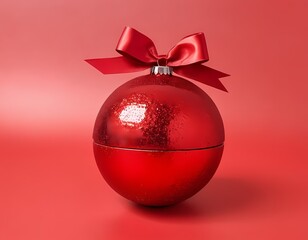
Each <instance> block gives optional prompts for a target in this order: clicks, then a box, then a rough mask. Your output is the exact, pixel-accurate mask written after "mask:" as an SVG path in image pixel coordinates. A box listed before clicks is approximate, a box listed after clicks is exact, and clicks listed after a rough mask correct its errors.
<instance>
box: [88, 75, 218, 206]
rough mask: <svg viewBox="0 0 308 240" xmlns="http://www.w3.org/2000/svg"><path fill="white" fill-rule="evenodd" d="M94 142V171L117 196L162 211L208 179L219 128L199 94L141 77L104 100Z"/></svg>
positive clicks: (178, 81) (175, 81) (172, 81)
mask: <svg viewBox="0 0 308 240" xmlns="http://www.w3.org/2000/svg"><path fill="white" fill-rule="evenodd" d="M93 139H94V144H93V147H94V154H95V159H96V162H97V165H98V167H99V170H100V172H101V173H102V175H103V177H104V178H105V180H106V182H107V183H108V184H109V185H110V186H111V187H112V188H113V189H114V190H115V191H116V192H118V193H119V194H120V195H122V196H123V197H125V198H127V199H129V200H132V201H134V202H136V203H139V204H143V205H149V206H165V205H171V204H175V203H178V202H180V201H183V200H185V199H187V198H189V197H191V196H193V195H194V194H195V193H197V192H198V191H199V190H201V189H202V188H203V187H204V186H205V185H206V184H207V183H208V181H209V180H210V179H211V178H212V176H213V175H214V173H215V171H216V169H217V167H218V165H219V162H220V159H221V156H222V152H223V143H224V127H223V122H222V119H221V116H220V114H219V111H218V109H217V107H216V106H215V104H214V102H213V101H212V100H211V99H210V97H209V96H208V95H207V94H206V93H205V92H204V91H203V90H202V89H200V88H199V87H197V86H196V85H194V84H193V83H191V82H189V81H187V80H185V79H183V78H180V77H175V76H167V75H146V76H142V77H138V78H135V79H133V80H131V81H129V82H127V83H125V84H123V85H122V86H120V87H119V88H118V89H116V90H115V91H114V92H113V93H112V94H111V95H110V96H109V98H108V99H107V100H106V101H105V103H104V104H103V106H102V108H101V110H100V112H99V114H98V116H97V119H96V123H95V127H94V133H93Z"/></svg>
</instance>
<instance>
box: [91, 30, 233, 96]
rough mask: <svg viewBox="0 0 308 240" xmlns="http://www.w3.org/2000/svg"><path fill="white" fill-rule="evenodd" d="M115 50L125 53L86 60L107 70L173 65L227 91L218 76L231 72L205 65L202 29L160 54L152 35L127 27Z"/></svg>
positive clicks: (181, 72)
mask: <svg viewBox="0 0 308 240" xmlns="http://www.w3.org/2000/svg"><path fill="white" fill-rule="evenodd" d="M116 51H117V52H118V53H119V54H121V55H122V57H114V58H98V59H87V60H86V61H87V62H88V63H89V64H91V65H92V66H93V67H95V68H96V69H98V70H99V71H101V72H102V73H104V74H112V73H128V72H137V71H142V70H144V69H146V68H149V67H151V66H155V65H159V66H171V67H173V71H174V72H175V73H177V74H178V75H181V76H184V77H187V78H190V79H194V80H196V81H199V82H201V83H204V84H207V85H209V86H212V87H215V88H217V89H220V90H223V91H227V90H226V88H225V87H224V86H223V84H222V83H221V82H220V80H219V78H222V77H226V76H229V75H228V74H225V73H223V72H220V71H217V70H215V69H212V68H209V67H207V66H204V65H202V63H204V62H206V61H208V60H209V57H208V52H207V47H206V41H205V37H204V34H203V33H195V34H192V35H189V36H186V37H184V38H183V39H182V40H181V41H180V42H178V43H177V44H176V45H175V46H174V47H173V48H171V50H170V51H169V52H168V53H167V54H166V55H158V53H157V50H156V47H155V45H154V43H153V41H152V40H151V39H150V38H148V37H147V36H145V35H144V34H142V33H140V32H138V31H137V30H135V29H133V28H130V27H125V29H124V31H123V33H122V35H121V37H120V40H119V42H118V45H117V47H116Z"/></svg>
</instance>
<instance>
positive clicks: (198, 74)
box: [173, 64, 229, 92]
mask: <svg viewBox="0 0 308 240" xmlns="http://www.w3.org/2000/svg"><path fill="white" fill-rule="evenodd" d="M173 71H174V72H175V73H177V74H178V75H181V76H183V77H187V78H190V79H194V80H196V81H198V82H201V83H204V84H206V85H209V86H211V87H214V88H217V89H220V90H222V91H225V92H228V90H227V89H226V88H225V86H224V85H223V84H222V83H221V82H220V80H219V78H223V77H227V76H229V75H228V74H226V73H223V72H220V71H217V70H215V69H213V68H209V67H207V66H204V65H200V64H192V65H188V66H185V67H174V68H173Z"/></svg>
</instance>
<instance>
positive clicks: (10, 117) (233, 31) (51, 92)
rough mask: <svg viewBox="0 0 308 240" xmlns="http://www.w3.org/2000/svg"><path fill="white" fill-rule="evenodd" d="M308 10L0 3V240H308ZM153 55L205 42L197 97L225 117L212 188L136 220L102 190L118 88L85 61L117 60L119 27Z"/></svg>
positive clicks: (207, 4) (224, 4) (94, 0)
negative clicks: (105, 134)
mask: <svg viewBox="0 0 308 240" xmlns="http://www.w3.org/2000/svg"><path fill="white" fill-rule="evenodd" d="M307 9H308V2H307V1H305V0H302V1H301V0H294V1H287V0H282V1H281V0H280V1H278V0H273V1H265V0H260V1H240V0H234V1H228V0H217V1H203V0H195V1H186V0H180V1H179V0H177V1H175V0H170V1H163V0H157V1H155V2H153V1H137V0H131V1H120V0H113V1H108V0H100V1H98V0H89V1H72V0H54V1H38V0H29V1H22V0H13V1H12V0H1V2H0V239H3V240H16V239H23V240H26V239H31V240H33V239H44V240H49V239H58V240H60V239H65V240H67V239H74V240H78V239H88V240H92V239H93V240H94V239H136V240H138V239H149V240H151V239H153V240H154V239H188V238H190V239H209V240H210V239H215V240H217V239H307V238H308V231H307V230H306V225H307V224H306V222H307V213H308V207H307V202H308V188H307V179H308V178H307V167H308V163H307V160H308V154H307V152H306V148H305V147H306V142H307V137H308V127H307V122H308V114H307V106H306V105H307V102H308V97H307V89H308V84H307V80H306V79H307V76H306V68H307V58H308V47H307V42H308V32H307V29H308V17H307V16H308V15H307ZM126 25H128V26H131V27H134V28H136V29H138V30H139V31H141V32H143V33H144V34H146V35H148V36H149V37H151V38H152V39H153V41H154V42H155V44H156V46H157V48H158V51H159V53H160V54H163V53H166V52H167V51H168V50H169V48H170V47H172V46H173V45H174V44H175V43H176V42H177V41H178V40H180V39H181V38H182V37H184V36H186V35H188V34H191V33H195V32H200V31H201V32H204V33H205V35H206V38H207V44H208V48H209V54H210V61H209V63H208V66H211V67H213V68H216V69H219V70H221V71H225V72H227V73H229V74H231V77H229V78H225V79H223V82H224V84H225V86H226V87H227V89H228V90H229V93H224V92H220V91H218V90H215V89H212V88H210V87H207V86H204V85H202V84H199V83H196V82H195V83H196V84H197V85H198V86H200V87H201V88H202V89H204V90H205V91H206V92H207V93H208V94H209V95H210V96H211V97H212V99H213V100H214V101H215V103H216V104H217V106H218V108H219V109H220V112H221V114H222V116H223V119H224V123H225V130H226V143H225V153H224V156H223V159H222V162H221V165H220V168H219V169H218V172H217V174H216V175H215V177H214V179H213V180H212V181H211V182H210V183H209V185H208V186H207V187H206V188H205V189H204V190H203V191H202V192H200V193H199V194H198V195H196V196H195V197H193V198H192V199H190V200H188V201H186V202H184V203H183V204H180V205H177V206H174V207H171V208H164V209H145V208H140V207H136V206H135V205H132V204H130V203H128V202H127V201H126V200H124V199H122V198H121V197H120V196H118V195H117V194H116V193H114V192H113V191H112V190H111V189H110V188H109V187H108V186H107V184H106V183H105V182H104V180H103V179H102V177H101V176H100V174H99V171H98V169H97V167H96V165H95V161H94V157H93V153H92V138H91V134H92V129H93V124H94V121H95V117H96V114H97V112H98V110H99V108H100V106H101V104H102V103H103V102H104V100H105V99H106V98H107V97H108V95H109V94H110V93H111V92H112V91H113V90H114V89H115V88H116V87H118V86H120V85H121V84H123V83H124V82H125V81H126V80H128V79H131V78H133V77H135V76H138V75H141V74H145V73H147V72H142V73H136V74H122V75H108V76H103V75H101V74H100V73H99V72H98V71H96V70H95V69H94V68H92V67H90V66H89V65H88V64H86V63H85V62H84V61H83V59H86V58H95V57H111V56H117V53H116V52H115V51H114V48H115V46H116V43H117V41H118V38H119V36H120V34H121V32H122V29H123V27H124V26H126Z"/></svg>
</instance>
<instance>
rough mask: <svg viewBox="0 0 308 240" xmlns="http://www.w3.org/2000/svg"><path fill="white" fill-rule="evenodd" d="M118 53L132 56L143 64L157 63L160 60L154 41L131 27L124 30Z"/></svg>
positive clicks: (117, 48)
mask: <svg viewBox="0 0 308 240" xmlns="http://www.w3.org/2000/svg"><path fill="white" fill-rule="evenodd" d="M116 51H117V52H118V53H120V54H121V55H123V56H130V57H132V58H135V59H136V60H139V61H141V62H143V63H156V61H157V58H158V54H157V50H156V47H155V45H154V43H153V41H152V40H151V39H150V38H148V37H147V36H145V35H144V34H142V33H140V32H138V31H137V30H135V29H133V28H130V27H126V28H125V29H124V31H123V33H122V35H121V37H120V40H119V42H118V45H117V47H116Z"/></svg>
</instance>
